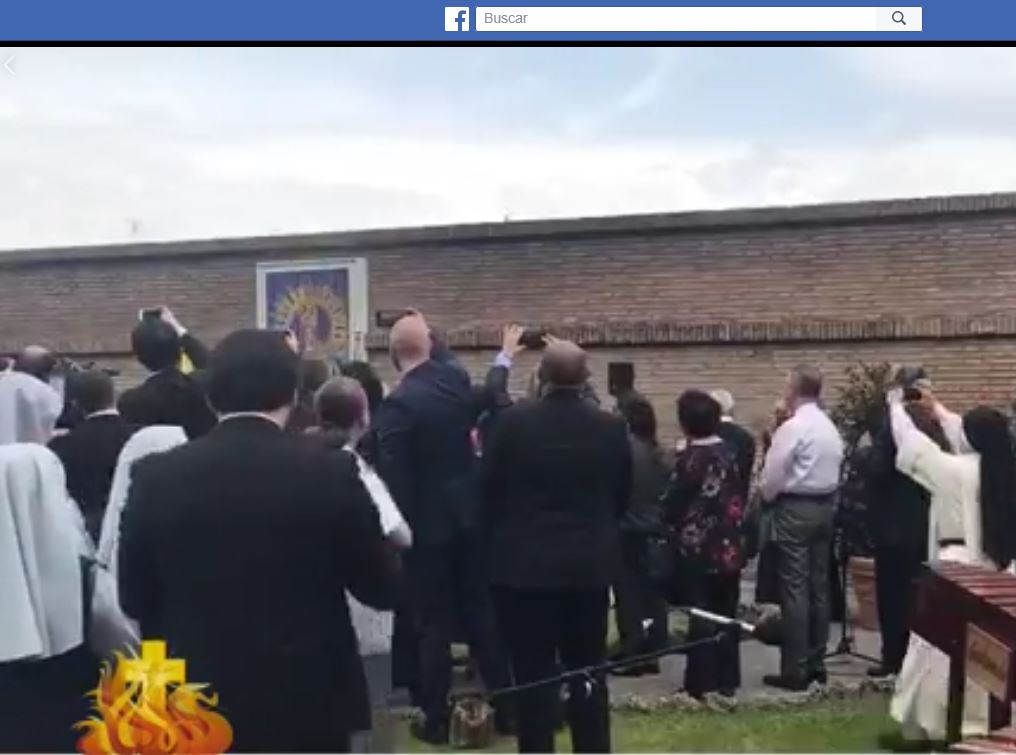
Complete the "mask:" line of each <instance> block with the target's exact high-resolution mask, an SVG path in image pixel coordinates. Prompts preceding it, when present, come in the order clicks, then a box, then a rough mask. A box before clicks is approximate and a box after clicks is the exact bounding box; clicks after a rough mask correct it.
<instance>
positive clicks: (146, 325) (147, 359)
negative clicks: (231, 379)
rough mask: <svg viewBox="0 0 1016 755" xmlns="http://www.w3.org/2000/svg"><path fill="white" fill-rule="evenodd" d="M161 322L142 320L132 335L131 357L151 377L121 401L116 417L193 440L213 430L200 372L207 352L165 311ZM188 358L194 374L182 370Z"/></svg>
mask: <svg viewBox="0 0 1016 755" xmlns="http://www.w3.org/2000/svg"><path fill="white" fill-rule="evenodd" d="M159 312H160V315H159V317H144V318H142V320H141V322H139V323H138V324H137V327H135V328H134V331H133V333H131V347H132V349H133V351H134V356H136V357H137V359H138V361H139V362H141V364H142V365H144V366H145V368H146V369H147V370H149V372H151V373H152V374H151V375H149V376H148V379H147V380H145V382H144V383H142V384H141V385H139V386H138V387H136V388H132V389H131V390H129V391H127V392H125V393H124V394H123V396H121V397H120V405H119V409H120V414H122V415H123V418H124V419H125V420H126V421H127V422H130V423H132V424H135V425H138V426H139V427H148V426H149V425H179V426H180V427H182V428H183V429H184V431H185V432H186V433H187V437H188V438H190V439H191V440H193V439H194V438H199V437H201V436H202V435H204V434H205V433H207V432H208V431H209V430H211V429H212V428H213V427H215V413H214V412H213V411H212V409H211V407H210V406H209V405H208V399H207V397H206V395H205V390H204V388H203V386H202V384H201V380H200V378H201V377H202V376H201V373H200V371H201V370H203V369H204V368H205V367H207V366H208V358H209V355H208V349H206V348H205V346H204V344H202V343H201V341H199V340H198V339H197V338H195V337H194V336H192V335H191V334H190V333H188V332H187V329H186V328H184V327H183V326H182V325H181V324H180V322H179V321H178V320H177V319H176V317H175V316H174V315H173V313H172V312H171V311H170V310H169V308H167V307H162V308H160V310H159ZM183 356H186V357H187V358H188V359H189V360H190V362H191V364H192V365H193V367H194V369H195V372H194V373H192V374H185V373H184V372H183V371H182V370H181V369H180V360H181V357H183Z"/></svg>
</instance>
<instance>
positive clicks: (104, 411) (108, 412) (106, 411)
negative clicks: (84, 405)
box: [85, 409, 120, 419]
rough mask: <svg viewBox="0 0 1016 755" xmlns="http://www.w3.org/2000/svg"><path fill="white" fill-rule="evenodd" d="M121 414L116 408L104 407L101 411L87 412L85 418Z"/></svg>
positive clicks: (117, 415)
mask: <svg viewBox="0 0 1016 755" xmlns="http://www.w3.org/2000/svg"><path fill="white" fill-rule="evenodd" d="M119 416H120V412H118V411H117V410H116V409H102V410H101V411H97V412H92V413H91V414H86V415H85V419H93V418H95V417H119Z"/></svg>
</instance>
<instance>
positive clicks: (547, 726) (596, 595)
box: [483, 341, 632, 752]
mask: <svg viewBox="0 0 1016 755" xmlns="http://www.w3.org/2000/svg"><path fill="white" fill-rule="evenodd" d="M587 378H588V371H587V369H586V358H585V353H584V352H583V351H582V350H581V349H580V348H579V347H578V346H576V345H575V344H573V343H569V342H564V341H557V342H553V343H551V344H550V345H549V346H548V347H547V349H546V351H545V353H544V356H543V360H542V363H541V367H540V382H541V383H542V384H544V385H545V389H544V391H543V392H542V394H543V395H542V398H540V399H538V400H534V401H527V402H522V403H519V404H516V405H515V406H513V407H512V408H510V409H507V410H506V411H505V412H504V413H503V414H502V415H501V417H500V418H499V420H498V425H497V427H496V428H495V430H494V432H493V435H492V437H491V440H490V445H489V447H488V448H487V451H486V453H485V455H484V462H483V466H484V472H483V490H484V521H483V524H484V532H485V543H486V547H485V551H486V554H487V564H488V570H489V574H490V580H491V583H492V586H493V591H494V593H493V594H494V603H495V607H496V610H497V616H498V627H499V629H500V630H501V634H502V637H503V639H504V641H505V643H506V645H507V647H508V652H509V655H510V657H511V664H512V670H513V672H514V677H515V683H516V684H525V683H527V682H532V681H536V680H539V679H543V678H547V677H551V676H553V675H554V674H555V673H557V671H558V665H557V662H558V660H560V662H561V664H562V665H563V666H564V667H565V668H566V669H579V668H584V667H587V666H590V665H594V664H598V663H602V662H603V661H604V660H605V658H606V652H607V650H606V638H607V615H608V612H609V598H608V594H609V588H610V585H611V583H612V582H613V581H614V579H615V577H616V576H617V573H618V570H619V568H620V563H621V553H620V543H619V533H618V520H619V519H620V518H621V517H622V516H623V515H624V513H625V508H626V505H627V503H628V500H629V494H630V491H631V486H632V456H631V448H630V446H629V443H628V437H627V431H626V428H625V423H624V421H623V420H622V419H621V418H620V417H616V416H612V415H610V414H607V413H606V412H603V411H601V410H600V409H598V408H597V407H596V406H595V405H593V404H592V403H590V402H589V401H587V400H585V399H584V398H583V395H582V389H583V386H584V385H585V383H586V380H587ZM556 694H557V689H556V687H555V686H554V685H547V686H544V687H539V688H536V689H534V690H532V691H529V692H525V693H522V694H520V695H519V699H518V736H519V750H520V751H521V752H553V750H554V728H555V727H554V724H555V721H554V716H555V709H554V698H555V695H556ZM568 717H569V722H570V725H571V730H572V742H573V743H574V747H575V751H576V752H606V751H608V750H609V749H610V718H609V711H608V700H607V688H606V683H605V680H604V679H602V678H600V679H597V680H595V682H594V683H593V685H592V689H591V690H588V691H587V690H586V689H585V682H584V680H579V681H577V682H575V683H574V684H573V685H572V694H571V697H570V699H569V703H568Z"/></svg>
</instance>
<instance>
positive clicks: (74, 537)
mask: <svg viewBox="0 0 1016 755" xmlns="http://www.w3.org/2000/svg"><path fill="white" fill-rule="evenodd" d="M90 550H91V549H90V544H89V541H88V536H87V535H86V534H85V529H84V523H83V522H82V520H81V514H80V513H79V512H78V509H77V506H76V505H75V504H74V501H72V500H71V499H70V497H69V496H68V495H67V489H66V484H65V481H64V472H63V467H62V466H61V464H60V460H59V459H58V458H57V457H56V455H55V454H54V453H53V452H52V451H50V450H49V449H47V448H46V447H44V446H42V445H37V444H29V443H16V444H8V445H5V446H0V617H2V619H0V701H2V704H3V713H4V722H5V723H4V725H3V726H0V751H3V752H70V751H72V750H73V749H74V742H75V739H76V735H75V733H74V731H73V729H72V726H73V724H74V723H75V722H76V721H78V720H80V719H81V718H83V717H85V716H86V715H87V712H88V705H87V701H86V699H85V697H84V695H85V693H86V692H87V691H88V690H89V689H90V688H91V687H93V686H94V685H95V683H96V682H97V680H98V664H97V663H96V661H95V659H94V657H93V656H92V655H91V654H90V653H89V652H88V649H87V648H86V647H85V634H84V629H85V628H84V584H85V580H84V575H85V569H86V567H85V564H84V563H83V562H84V560H85V559H87V558H89V557H90V555H91V553H90Z"/></svg>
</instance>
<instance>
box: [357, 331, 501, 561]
mask: <svg viewBox="0 0 1016 755" xmlns="http://www.w3.org/2000/svg"><path fill="white" fill-rule="evenodd" d="M487 396H488V393H487V392H486V391H477V390H476V389H474V388H473V385H472V383H471V381H470V378H469V373H467V372H466V371H465V369H463V368H462V366H461V365H460V364H459V363H458V362H457V361H456V360H455V358H454V357H453V356H452V354H451V352H450V351H448V350H447V349H446V348H444V347H443V346H440V345H439V344H436V345H435V348H434V351H433V357H432V358H431V359H430V360H429V361H427V362H425V363H424V364H422V365H420V366H419V367H417V368H415V369H413V370H411V371H409V372H408V373H406V374H405V375H403V377H402V380H401V381H400V382H399V385H398V387H397V388H396V389H395V390H394V391H392V392H391V393H390V394H389V395H388V396H387V397H386V398H385V400H384V401H383V402H382V403H381V408H380V409H379V410H378V414H377V416H376V417H375V418H374V420H373V422H372V431H373V443H374V456H375V458H374V459H373V462H374V464H375V468H376V469H377V472H378V474H379V475H380V476H381V478H382V479H383V480H384V481H385V483H386V484H387V485H388V489H389V491H390V492H391V494H392V497H393V498H394V499H395V503H396V504H398V506H399V510H400V511H401V512H402V515H403V516H404V517H405V518H406V521H407V523H408V524H409V527H410V529H412V531H413V542H414V543H416V544H418V545H421V546H427V545H442V544H445V543H448V542H450V541H451V540H452V539H454V538H455V537H456V536H457V535H459V534H464V533H470V532H472V531H474V530H475V528H476V524H477V518H478V513H477V512H478V507H479V489H478V482H479V469H478V465H477V459H476V454H475V453H474V450H473V442H472V430H473V428H474V427H475V426H476V423H477V421H478V419H479V417H480V415H481V414H482V413H483V412H484V410H485V409H486V407H487Z"/></svg>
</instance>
